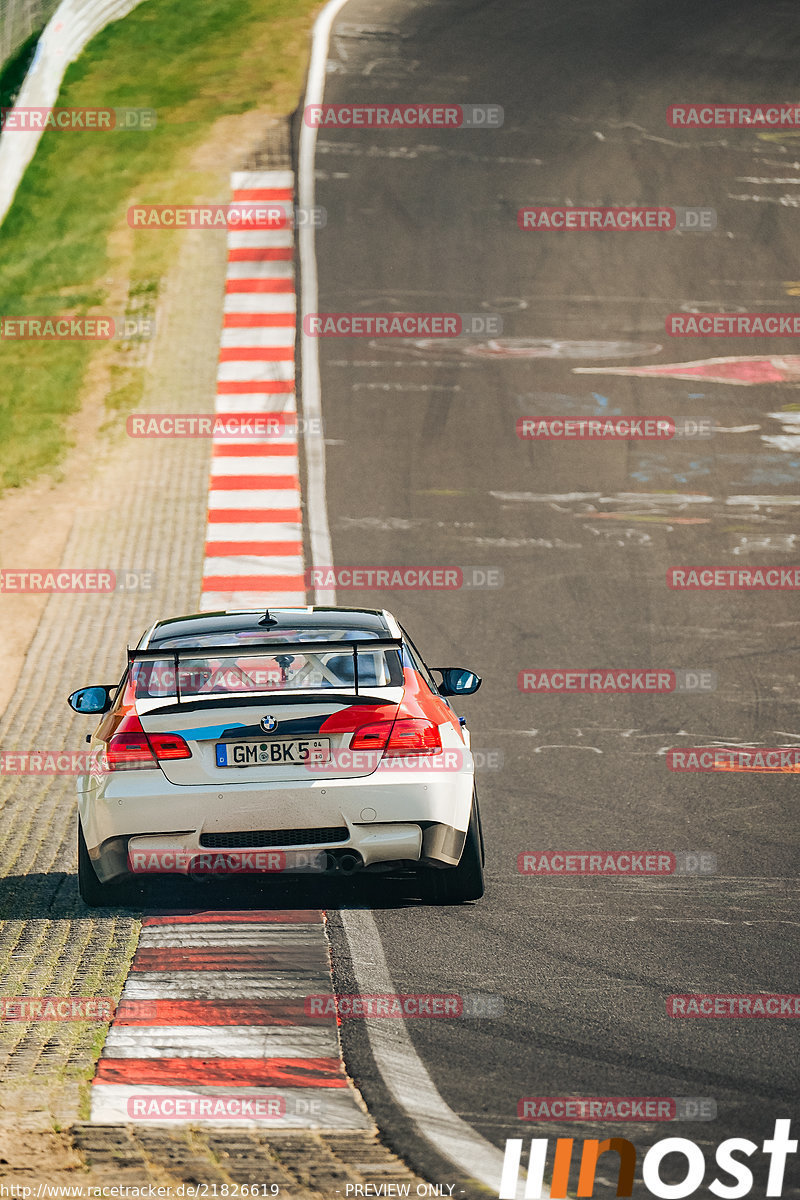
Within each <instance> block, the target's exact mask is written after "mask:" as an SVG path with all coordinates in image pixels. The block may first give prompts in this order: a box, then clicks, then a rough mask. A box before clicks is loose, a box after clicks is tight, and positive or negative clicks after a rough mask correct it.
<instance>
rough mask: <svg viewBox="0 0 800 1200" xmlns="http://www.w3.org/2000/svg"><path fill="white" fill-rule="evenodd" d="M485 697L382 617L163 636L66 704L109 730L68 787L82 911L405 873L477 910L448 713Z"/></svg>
mask: <svg viewBox="0 0 800 1200" xmlns="http://www.w3.org/2000/svg"><path fill="white" fill-rule="evenodd" d="M433 672H435V673H436V675H438V676H439V679H438V680H437V679H435V678H434V674H433ZM480 683H481V680H480V678H479V677H478V676H477V675H475V674H474V673H473V672H471V671H468V670H465V669H462V668H459V667H447V668H444V667H440V668H432V669H429V668H428V667H426V666H425V663H424V662H423V660H422V658H421V656H420V654H419V652H418V651H417V649H416V648H415V646H414V644H413V643H412V642H411V640H410V639H409V637H408V635H407V634H406V633H405V631H404V630H403V629H402V628H401V627H400V625H399V624H398V622H397V621H396V620H395V618H394V617H393V616H392V615H391V613H389V612H386V611H385V610H370V609H364V610H360V609H350V608H319V607H304V608H275V609H271V610H269V611H267V612H264V610H263V609H259V610H252V611H250V610H248V611H238V612H216V613H201V614H198V615H195V616H186V617H177V618H174V619H171V620H165V621H158V622H157V623H156V624H155V625H153V626H152V627H151V628H150V629H149V630H148V631H147V633H146V634H145V635H144V637H143V638H142V639H141V641H140V643H139V645H138V646H137V647H136V649H135V650H129V651H128V664H127V667H126V670H125V673H124V675H123V676H122V679H121V681H120V682H119V683H118V684H115V685H111V686H107V685H104V686H92V687H84V688H81V689H79V690H78V691H77V692H73V694H72V695H71V696H70V697H69V704H70V705H71V707H72V708H73V709H74V710H75V711H76V712H79V713H95V714H102V718H101V721H100V724H99V726H98V728H97V729H96V731H95V733H94V736H93V738H92V756H91V758H92V761H91V768H90V770H89V772H88V773H87V774H85V775H82V776H80V777H79V780H78V811H79V819H78V882H79V887H80V892H81V896H82V897H83V899H84V901H85V902H86V903H87V904H89V905H102V904H114V903H119V902H120V901H119V897H120V894H121V889H120V886H119V885H120V884H123V883H126V882H129V881H130V880H131V879H133V878H136V877H137V876H139V875H142V876H143V875H146V874H156V875H175V874H178V875H185V876H190V877H192V878H198V877H201V876H206V875H212V874H228V873H234V874H238V873H245V874H250V873H259V872H265V873H276V872H289V873H302V872H312V873H313V872H319V873H323V872H324V873H331V872H339V873H342V872H343V873H345V874H352V873H354V872H356V871H365V872H376V871H397V870H401V871H402V870H411V871H413V872H414V873H415V876H416V880H417V883H418V885H419V890H420V892H421V894H422V896H423V898H424V899H426V900H429V901H432V902H434V903H445V904H454V903H460V902H462V901H465V900H477V899H479V898H480V897H481V896H482V895H483V838H482V833H481V825H480V815H479V812H478V801H477V796H476V794H475V781H474V763H473V758H472V754H471V752H470V740H469V734H468V732H467V729H466V724H465V721H464V718H463V717H459V716H457V715H456V713H455V712H454V711H453V709H452V708H451V706H450V703H449V701H448V699H447V697H450V696H458V695H468V694H470V693H472V692H475V691H477V689H478V688H479V687H480Z"/></svg>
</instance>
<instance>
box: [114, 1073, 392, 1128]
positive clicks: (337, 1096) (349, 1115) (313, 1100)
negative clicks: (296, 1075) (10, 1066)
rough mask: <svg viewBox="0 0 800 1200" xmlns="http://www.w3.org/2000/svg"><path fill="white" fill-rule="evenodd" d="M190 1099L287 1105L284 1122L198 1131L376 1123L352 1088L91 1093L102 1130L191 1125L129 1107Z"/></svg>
mask: <svg viewBox="0 0 800 1200" xmlns="http://www.w3.org/2000/svg"><path fill="white" fill-rule="evenodd" d="M186 1096H224V1097H226V1098H227V1097H230V1096H238V1097H241V1098H242V1099H244V1098H253V1099H257V1100H269V1099H272V1100H273V1104H274V1101H275V1099H276V1098H278V1099H281V1100H283V1102H284V1103H285V1106H286V1112H285V1115H284V1116H281V1117H273V1118H269V1119H265V1120H260V1121H259V1120H255V1121H248V1120H238V1119H237V1120H227V1121H223V1120H220V1119H217V1120H213V1119H207V1118H203V1117H197V1116H193V1117H192V1118H191V1122H190V1123H191V1124H192V1125H216V1126H224V1127H225V1128H227V1129H231V1130H238V1129H259V1130H261V1131H263V1132H264V1133H270V1132H271V1131H272V1130H273V1129H335V1130H340V1129H341V1130H352V1129H372V1128H373V1123H372V1121H371V1120H370V1118H369V1116H368V1115H367V1114H366V1113H365V1112H364V1111H363V1109H362V1108H361V1106H360V1105H359V1103H358V1099H357V1097H356V1095H355V1093H354V1092H353V1090H352V1088H350V1087H346V1088H269V1087H265V1088H252V1087H237V1088H232V1087H225V1086H222V1085H220V1086H219V1087H211V1086H209V1087H206V1086H197V1085H196V1084H192V1085H187V1086H186V1087H158V1086H155V1085H147V1086H140V1087H135V1086H131V1085H130V1084H116V1083H99V1084H94V1085H93V1087H92V1088H91V1102H92V1115H91V1119H92V1121H93V1122H95V1123H97V1124H101V1125H118V1124H123V1123H124V1124H130V1123H132V1122H136V1123H137V1124H142V1125H144V1124H146V1125H185V1124H186V1123H187V1118H186V1117H176V1118H174V1119H172V1120H169V1119H165V1118H162V1120H160V1121H156V1120H153V1119H152V1118H151V1119H147V1118H143V1117H141V1116H139V1117H136V1116H132V1115H131V1114H130V1113H129V1112H128V1102H129V1101H133V1100H141V1099H143V1098H161V1099H167V1100H170V1099H173V1100H174V1099H178V1098H180V1097H186Z"/></svg>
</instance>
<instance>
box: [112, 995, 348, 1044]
mask: <svg viewBox="0 0 800 1200" xmlns="http://www.w3.org/2000/svg"><path fill="white" fill-rule="evenodd" d="M328 992H330V987H329V988H328ZM338 1057H339V1042H338V1039H337V1037H336V1032H335V1026H334V1028H333V1029H331V1028H330V1027H328V1028H327V1029H314V1028H313V1027H312V1026H308V1025H305V1026H302V1025H288V1026H280V1025H151V1026H147V1025H112V1027H111V1029H110V1030H109V1031H108V1036H107V1038H106V1042H105V1046H104V1047H103V1058H337V1059H338Z"/></svg>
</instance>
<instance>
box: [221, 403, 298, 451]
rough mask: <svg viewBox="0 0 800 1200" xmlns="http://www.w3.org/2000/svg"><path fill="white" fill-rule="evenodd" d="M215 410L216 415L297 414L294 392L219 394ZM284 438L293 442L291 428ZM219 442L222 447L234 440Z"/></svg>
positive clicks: (293, 433)
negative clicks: (286, 437)
mask: <svg viewBox="0 0 800 1200" xmlns="http://www.w3.org/2000/svg"><path fill="white" fill-rule="evenodd" d="M216 410H217V412H218V413H264V412H266V413H273V412H276V413H291V414H292V415H295V414H296V413H297V407H296V404H295V394H294V392H274V393H273V392H236V393H235V394H231V393H228V392H221V393H220V394H219V395H218V396H217V400H216ZM290 428H291V426H290ZM286 436H288V437H291V438H292V440H294V437H295V432H294V429H293V428H291V433H289V434H287V435H286ZM219 440H220V442H221V443H222V445H224V444H225V442H227V441H235V440H236V439H235V438H230V439H229V438H224V439H223V438H220V439H219Z"/></svg>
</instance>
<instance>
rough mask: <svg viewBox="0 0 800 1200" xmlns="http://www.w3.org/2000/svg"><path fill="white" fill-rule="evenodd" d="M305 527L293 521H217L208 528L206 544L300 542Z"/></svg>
mask: <svg viewBox="0 0 800 1200" xmlns="http://www.w3.org/2000/svg"><path fill="white" fill-rule="evenodd" d="M302 538H303V527H302V525H301V524H299V522H298V523H297V524H294V523H293V522H291V521H275V522H274V523H273V522H272V521H252V522H250V521H246V522H245V521H217V522H214V523H213V524H209V525H208V526H207V527H206V542H299V541H302Z"/></svg>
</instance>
